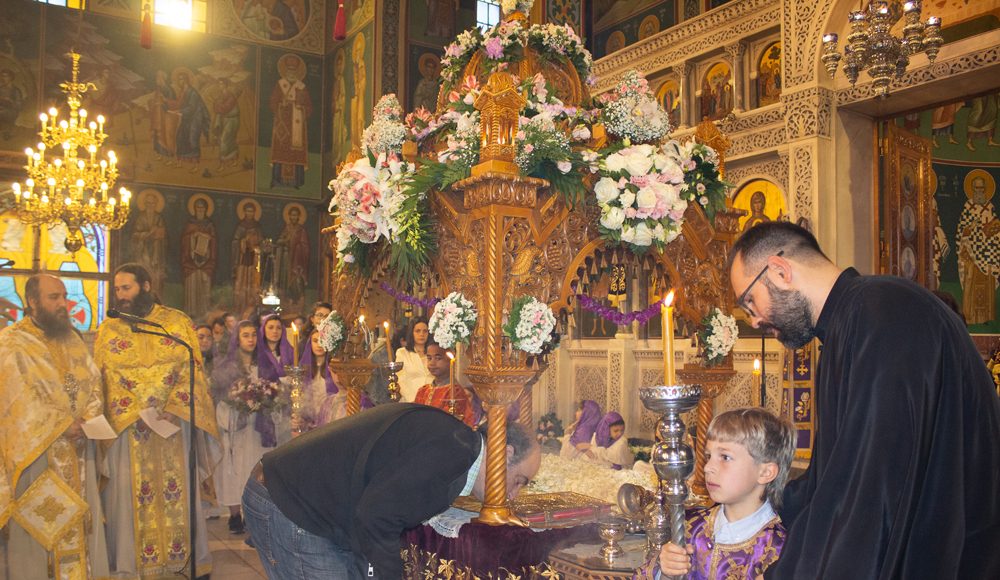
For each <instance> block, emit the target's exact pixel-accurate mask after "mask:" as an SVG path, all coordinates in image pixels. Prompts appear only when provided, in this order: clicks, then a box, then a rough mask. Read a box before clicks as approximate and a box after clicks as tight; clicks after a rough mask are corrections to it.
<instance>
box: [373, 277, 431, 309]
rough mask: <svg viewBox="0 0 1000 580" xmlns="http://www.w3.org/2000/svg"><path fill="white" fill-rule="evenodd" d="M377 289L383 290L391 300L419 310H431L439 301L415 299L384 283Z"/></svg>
mask: <svg viewBox="0 0 1000 580" xmlns="http://www.w3.org/2000/svg"><path fill="white" fill-rule="evenodd" d="M379 288H381V289H383V290H385V292H386V293H387V294H388V295H389V296H392V297H393V298H395V299H396V300H399V301H400V302H405V303H406V304H410V305H412V306H417V307H420V308H433V307H434V305H436V304H437V303H438V302H440V301H441V299H440V298H417V297H416V296H411V295H409V294H407V293H406V292H400V291H399V290H396V289H395V288H393V287H392V286H390V285H389V284H387V283H385V282H382V283H381V284H379Z"/></svg>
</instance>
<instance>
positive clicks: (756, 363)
mask: <svg viewBox="0 0 1000 580" xmlns="http://www.w3.org/2000/svg"><path fill="white" fill-rule="evenodd" d="M760 367H761V360H760V358H759V357H756V356H755V357H753V377H754V382H755V383H757V384H756V385H755V386H756V387H757V389H758V394H757V397H755V398H757V399H759V400H758V405H759V406H761V407H763V406H764V401H763V399H762V396H763V394H764V389H763V386H764V379H763V377H764V375H763V374H762V373H761V370H760Z"/></svg>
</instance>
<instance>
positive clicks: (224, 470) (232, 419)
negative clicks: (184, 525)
mask: <svg viewBox="0 0 1000 580" xmlns="http://www.w3.org/2000/svg"><path fill="white" fill-rule="evenodd" d="M212 382H213V384H214V387H215V392H216V393H218V394H219V398H218V399H217V401H216V403H217V405H216V420H217V421H218V424H219V438H220V440H221V443H222V452H223V455H222V462H221V463H220V464H219V467H218V468H217V469H216V470H215V477H216V478H217V479H216V493H217V495H218V498H219V503H220V504H222V505H224V506H226V507H228V508H229V531H230V532H233V533H235V534H242V533H243V518H242V517H241V516H240V499H241V497H242V494H243V486H244V484H246V481H247V478H248V477H250V471H251V470H252V469H253V466H254V465H256V463H257V462H258V461H260V458H261V457H262V456H263V455H264V451H265V448H264V445H263V444H262V441H261V434H260V433H259V432H258V431H257V430H256V429H255V428H254V425H255V421H254V418H255V417H254V416H255V415H257V413H256V412H250V410H249V409H250V408H252V407H255V408H256V407H263V406H266V405H268V404H271V405H273V404H275V399H274V398H273V397H272V398H271V400H270V402H268V401H267V400H266V393H267V392H273V394H274V396H276V395H277V393H278V388H277V384H276V383H267V382H265V381H261V380H260V379H259V378H258V367H257V329H256V328H255V327H254V325H253V323H252V322H250V321H249V320H244V321H242V322H240V323H239V324H238V325H237V326H236V331H235V332H234V333H233V334H232V337H231V338H230V341H229V350H228V351H227V352H226V358H225V359H223V360H222V362H220V363H219V364H217V365H216V367H215V371H214V372H213V373H212ZM262 394H263V395H264V396H263V397H262V396H260V395H262Z"/></svg>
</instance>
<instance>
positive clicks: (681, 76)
mask: <svg viewBox="0 0 1000 580" xmlns="http://www.w3.org/2000/svg"><path fill="white" fill-rule="evenodd" d="M671 70H673V72H674V74H675V75H677V80H678V84H679V85H680V89H681V91H680V93H681V94H680V96H679V97H678V98H679V99H680V100H681V120H680V123H681V125H680V127H677V129H687V128H689V127H693V126H695V125H697V124H698V121H697V119H696V117H695V116H694V112H695V109H697V107H696V106H695V98H694V90H693V88H692V87H693V85H692V83H691V73H692V72H693V71H694V66H693V65H692V64H691V63H690V62H682V63H680V64H675V65H674V66H673V67H671Z"/></svg>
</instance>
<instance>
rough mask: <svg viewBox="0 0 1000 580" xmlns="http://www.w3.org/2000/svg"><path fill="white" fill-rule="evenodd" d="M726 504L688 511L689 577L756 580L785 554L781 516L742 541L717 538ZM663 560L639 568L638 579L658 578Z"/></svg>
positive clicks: (686, 528) (654, 559)
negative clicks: (717, 523) (718, 522)
mask: <svg viewBox="0 0 1000 580" xmlns="http://www.w3.org/2000/svg"><path fill="white" fill-rule="evenodd" d="M721 509H722V506H721V505H719V504H716V505H714V506H712V507H710V508H705V507H697V508H690V509H688V510H686V511H685V514H684V515H685V522H684V523H685V536H686V538H687V542H688V543H689V544H691V545H692V546H694V555H693V556H692V557H691V571H690V572H688V575H687V577H686V578H687V580H716V579H717V578H725V579H726V580H744V579H745V580H755V579H756V578H757V577H758V576H760V575H761V574H763V573H764V571H765V570H767V569H768V567H770V566H771V565H772V564H774V562H775V561H776V560H777V559H778V556H779V555H781V549H782V546H783V545H784V543H785V528H784V526H782V525H781V520H780V519H778V518H777V517H775V518H772V519H771V521H769V522H767V524H765V525H764V527H763V528H761V529H760V530H759V531H758V532H757V533H756V534H754V535H753V536H752V537H751V538H750V539H748V540H746V541H744V542H740V543H738V544H720V543H718V542H716V541H715V518H716V517H717V516H718V514H719V510H721ZM658 572H659V560H658V559H657V558H653V559H651V560H650V561H649V562H647V563H646V565H645V566H643V567H642V568H640V569H639V570H636V574H635V578H636V579H647V578H650V579H651V578H656V577H657V574H658Z"/></svg>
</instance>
